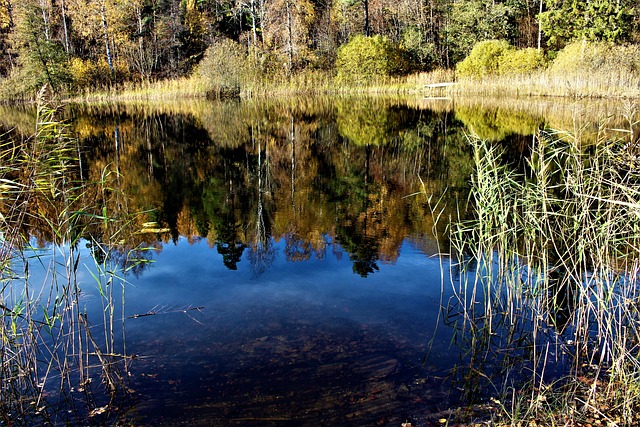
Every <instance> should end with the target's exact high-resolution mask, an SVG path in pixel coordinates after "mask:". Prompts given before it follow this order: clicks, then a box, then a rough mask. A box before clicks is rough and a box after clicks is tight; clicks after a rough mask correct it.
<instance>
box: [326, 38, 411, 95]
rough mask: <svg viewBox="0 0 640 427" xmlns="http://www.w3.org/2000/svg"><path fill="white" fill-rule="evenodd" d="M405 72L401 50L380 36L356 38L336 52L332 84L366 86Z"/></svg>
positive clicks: (405, 67)
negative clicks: (362, 84) (335, 73)
mask: <svg viewBox="0 0 640 427" xmlns="http://www.w3.org/2000/svg"><path fill="white" fill-rule="evenodd" d="M406 70H407V60H406V58H405V54H404V51H402V50H401V49H400V48H399V47H397V46H396V45H395V44H394V43H393V42H391V40H389V39H388V38H386V37H382V36H378V35H377V36H373V37H365V36H356V37H354V38H353V39H351V41H350V42H349V43H347V44H345V45H343V46H341V47H340V48H339V49H338V58H337V60H336V71H337V76H336V81H337V82H338V83H346V84H352V83H356V84H358V83H370V82H372V81H374V80H376V79H378V78H381V77H382V78H384V77H389V76H393V75H399V74H402V73H404V72H406Z"/></svg>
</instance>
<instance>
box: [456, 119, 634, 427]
mask: <svg viewBox="0 0 640 427" xmlns="http://www.w3.org/2000/svg"><path fill="white" fill-rule="evenodd" d="M632 122H633V121H632V120H631V121H630V124H633V123H632ZM631 127H632V126H631ZM632 134H633V133H632V131H629V135H632ZM470 143H471V145H472V147H473V151H474V161H475V173H474V175H473V179H472V191H471V195H472V196H471V197H472V198H471V200H470V204H471V206H472V208H473V211H474V217H473V219H472V220H468V221H457V222H455V223H453V224H452V229H451V242H452V253H453V254H454V258H455V259H456V260H457V262H456V263H455V264H454V276H453V277H454V283H455V284H454V295H455V297H454V298H453V299H452V301H451V302H450V304H449V307H448V310H447V311H448V313H449V316H448V319H449V324H450V325H451V326H453V327H454V328H456V329H457V330H458V331H459V336H460V337H462V338H461V340H462V341H461V342H462V344H463V348H465V349H466V351H467V354H466V355H465V357H464V360H465V361H466V362H465V363H466V366H467V369H468V368H469V366H470V367H471V369H472V372H476V371H479V372H482V366H484V365H483V364H486V363H487V361H488V360H491V357H490V356H493V357H497V362H496V363H497V365H498V366H494V367H493V369H492V370H493V371H494V373H496V374H497V375H496V376H497V377H498V378H500V383H501V384H502V386H501V388H500V387H497V386H493V385H492V387H494V388H495V389H496V390H498V389H501V390H502V396H501V398H500V399H499V400H496V401H503V402H505V401H507V402H509V401H510V404H505V403H503V404H501V406H500V407H501V409H502V411H503V415H505V417H506V419H507V420H509V423H511V424H512V425H517V423H518V422H522V421H523V417H524V418H528V419H533V420H537V421H538V422H540V421H543V422H553V423H558V422H560V421H559V420H564V421H562V422H569V423H570V424H574V423H576V422H588V420H590V419H591V420H593V419H594V417H595V418H597V419H603V420H609V422H610V424H611V425H634V423H637V422H638V413H637V410H638V409H639V407H638V403H637V402H639V401H640V400H639V399H640V387H638V386H637V384H638V382H637V381H638V380H639V379H640V370H639V369H638V368H639V367H640V364H639V363H638V361H637V355H638V348H639V347H638V346H639V344H638V343H639V342H640V340H639V337H640V315H639V312H638V310H637V305H638V302H639V301H640V299H639V298H640V295H639V292H640V289H639V288H638V265H639V262H640V251H639V249H640V246H639V243H640V240H639V239H640V233H639V231H640V170H639V169H638V167H637V165H638V160H637V159H638V157H637V156H638V154H639V153H640V151H638V145H637V141H636V140H634V139H625V140H619V139H618V140H611V139H610V138H609V136H608V133H607V132H605V129H603V131H602V132H601V134H600V138H599V140H598V142H597V143H596V144H594V145H590V146H585V145H583V144H582V143H581V140H580V138H579V136H576V135H574V134H567V133H560V132H552V131H543V132H540V133H539V134H538V135H537V137H536V138H535V140H534V145H533V147H532V155H531V157H530V158H529V159H528V161H527V164H526V167H525V168H524V172H515V170H514V168H513V167H512V166H510V165H509V164H508V163H507V162H506V161H505V159H504V156H503V154H504V153H503V151H502V150H501V148H499V147H498V146H496V145H495V144H493V143H490V142H488V141H483V140H480V139H478V138H470ZM509 349H511V350H509ZM516 359H518V360H520V365H516V364H513V365H512V364H511V362H512V361H514V360H516ZM507 367H512V368H513V369H511V370H509V369H507ZM490 370H491V369H490ZM466 372H467V373H468V372H469V371H468V370H467V371H466ZM475 377H476V379H477V377H478V376H477V375H476V376H475ZM527 377H528V379H527ZM522 384H525V385H526V386H525V387H524V388H522ZM515 390H518V395H517V396H516V395H515ZM550 414H551V415H550Z"/></svg>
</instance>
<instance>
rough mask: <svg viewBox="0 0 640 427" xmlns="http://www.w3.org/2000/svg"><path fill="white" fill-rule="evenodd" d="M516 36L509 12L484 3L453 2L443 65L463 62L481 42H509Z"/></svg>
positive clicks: (481, 0)
mask: <svg viewBox="0 0 640 427" xmlns="http://www.w3.org/2000/svg"><path fill="white" fill-rule="evenodd" d="M514 33H515V28H514V23H513V16H512V10H511V9H510V8H509V7H507V6H506V5H505V4H503V3H498V2H495V1H487V0H472V1H464V2H453V4H452V5H451V10H450V14H449V20H448V23H447V26H446V29H445V38H446V41H445V43H446V65H447V66H449V65H452V64H456V63H458V62H459V61H461V60H462V59H464V58H465V57H466V56H467V55H468V54H469V51H470V50H471V48H472V47H473V46H474V45H475V44H476V43H478V42H480V41H483V40H493V39H503V40H511V39H512V38H513V37H512V36H513V34H514Z"/></svg>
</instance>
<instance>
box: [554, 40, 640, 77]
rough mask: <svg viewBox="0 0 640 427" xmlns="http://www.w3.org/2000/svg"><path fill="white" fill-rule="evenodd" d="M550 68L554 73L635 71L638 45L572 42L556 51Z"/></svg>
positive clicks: (639, 51) (639, 60) (639, 52)
mask: <svg viewBox="0 0 640 427" xmlns="http://www.w3.org/2000/svg"><path fill="white" fill-rule="evenodd" d="M550 69H551V71H552V72H553V73H556V74H582V75H589V74H592V73H600V74H613V73H616V74H618V73H636V72H638V71H639V70H640V46H637V45H629V46H620V45H615V44H613V43H604V42H601V43H589V42H576V43H572V44H570V45H568V46H566V47H565V48H564V49H562V50H561V51H560V52H558V55H557V56H556V58H555V59H554V60H553V62H552V63H551V67H550Z"/></svg>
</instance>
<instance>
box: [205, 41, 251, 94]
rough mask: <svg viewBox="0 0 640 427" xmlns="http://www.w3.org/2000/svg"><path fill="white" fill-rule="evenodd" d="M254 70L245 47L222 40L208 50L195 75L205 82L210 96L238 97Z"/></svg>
mask: <svg viewBox="0 0 640 427" xmlns="http://www.w3.org/2000/svg"><path fill="white" fill-rule="evenodd" d="M254 70H255V67H254V66H253V64H252V61H251V59H250V58H249V55H248V54H247V49H246V48H245V47H244V45H241V44H240V43H237V42H235V41H233V40H230V39H221V40H218V41H217V42H215V43H214V44H213V45H212V46H210V47H209V48H208V49H207V51H206V52H205V55H204V58H203V59H202V61H201V62H200V63H199V64H198V67H197V68H196V71H195V75H196V76H197V77H199V78H201V79H202V80H203V81H204V83H205V85H206V88H207V89H206V91H207V95H208V96H236V95H239V94H240V90H241V88H242V87H243V86H244V85H246V84H247V83H248V82H249V81H250V80H251V79H252V77H253V75H254Z"/></svg>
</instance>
